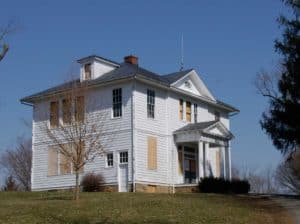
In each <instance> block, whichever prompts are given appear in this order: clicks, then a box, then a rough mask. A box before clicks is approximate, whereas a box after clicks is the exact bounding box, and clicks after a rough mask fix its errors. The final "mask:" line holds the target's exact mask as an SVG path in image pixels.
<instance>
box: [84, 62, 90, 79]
mask: <svg viewBox="0 0 300 224" xmlns="http://www.w3.org/2000/svg"><path fill="white" fill-rule="evenodd" d="M91 77H92V70H91V64H90V63H89V64H85V65H84V79H91Z"/></svg>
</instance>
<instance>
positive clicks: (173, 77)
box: [163, 69, 193, 83]
mask: <svg viewBox="0 0 300 224" xmlns="http://www.w3.org/2000/svg"><path fill="white" fill-rule="evenodd" d="M192 70H193V69H188V70H184V71H180V72H173V73H170V74H167V75H164V76H163V77H164V78H165V79H166V80H167V81H168V82H169V83H173V82H176V81H177V80H178V79H181V78H182V77H183V76H185V75H186V74H188V73H189V72H191V71H192Z"/></svg>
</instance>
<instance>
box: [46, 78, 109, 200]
mask: <svg viewBox="0 0 300 224" xmlns="http://www.w3.org/2000/svg"><path fill="white" fill-rule="evenodd" d="M67 86H68V87H67V89H66V90H64V91H63V92H61V93H60V94H58V95H55V96H52V97H51V102H50V124H47V122H46V123H45V129H46V130H47V135H48V137H49V139H50V140H52V142H53V143H54V144H55V148H56V150H57V151H58V153H59V154H60V155H61V156H62V157H63V159H62V158H61V164H60V167H62V168H63V169H65V168H66V169H69V170H72V172H73V173H75V178H76V180H75V194H74V198H75V200H78V199H79V192H80V181H79V175H80V173H81V172H83V169H84V166H85V165H86V164H87V163H89V162H92V161H93V160H94V159H95V158H96V157H99V156H102V155H103V153H104V152H105V145H106V144H108V142H111V141H112V137H111V136H110V138H109V139H106V135H105V133H103V129H104V123H103V117H104V116H105V114H104V113H101V111H99V110H98V109H96V108H95V106H96V102H95V99H94V98H93V96H91V94H89V93H90V91H89V85H88V84H87V82H80V81H79V80H76V81H71V82H68V83H67ZM97 101H98V102H99V101H101V100H99V98H97ZM59 102H61V105H62V119H60V118H59V109H58V104H59ZM88 113H93V116H87V114H88Z"/></svg>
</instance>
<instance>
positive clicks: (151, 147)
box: [148, 137, 157, 170]
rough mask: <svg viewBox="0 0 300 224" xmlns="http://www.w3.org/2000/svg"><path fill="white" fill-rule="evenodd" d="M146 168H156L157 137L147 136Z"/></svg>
mask: <svg viewBox="0 0 300 224" xmlns="http://www.w3.org/2000/svg"><path fill="white" fill-rule="evenodd" d="M148 169H149V170H156V169H157V138H156V137H148Z"/></svg>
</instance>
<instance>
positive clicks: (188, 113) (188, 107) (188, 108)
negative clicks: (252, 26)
mask: <svg viewBox="0 0 300 224" xmlns="http://www.w3.org/2000/svg"><path fill="white" fill-rule="evenodd" d="M191 115H192V109H191V102H188V101H187V102H186V120H187V121H188V122H191V117H192V116H191Z"/></svg>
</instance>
